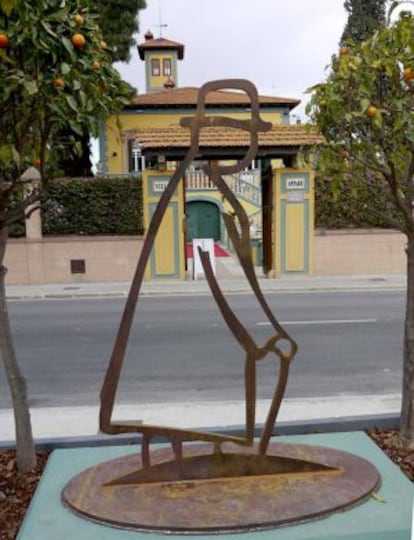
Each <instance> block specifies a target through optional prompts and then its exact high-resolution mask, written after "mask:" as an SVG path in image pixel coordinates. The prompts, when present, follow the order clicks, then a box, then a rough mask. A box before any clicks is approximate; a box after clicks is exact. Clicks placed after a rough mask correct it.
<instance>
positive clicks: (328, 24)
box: [116, 0, 348, 119]
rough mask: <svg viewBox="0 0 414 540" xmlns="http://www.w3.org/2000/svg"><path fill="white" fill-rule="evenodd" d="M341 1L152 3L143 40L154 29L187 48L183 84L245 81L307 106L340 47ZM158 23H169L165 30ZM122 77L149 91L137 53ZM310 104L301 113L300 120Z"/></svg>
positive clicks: (175, 0) (172, 0) (187, 0)
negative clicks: (310, 93)
mask: <svg viewBox="0 0 414 540" xmlns="http://www.w3.org/2000/svg"><path fill="white" fill-rule="evenodd" d="M343 4H344V1H343V0H147V8H146V9H144V10H142V11H141V12H140V22H139V25H140V29H139V34H138V35H137V36H136V40H137V42H138V43H141V42H143V41H144V34H145V33H146V32H147V31H148V30H151V32H152V33H153V34H154V37H159V36H160V30H161V32H162V37H164V38H166V39H170V40H172V41H178V42H179V43H182V44H183V45H184V46H185V51H184V60H182V61H181V62H179V64H178V69H179V80H178V84H179V86H201V85H202V84H203V83H205V82H207V81H211V80H215V79H225V78H243V79H248V80H250V81H251V82H253V83H254V84H255V85H256V87H257V88H258V90H259V93H261V94H264V95H274V96H281V97H292V98H298V99H300V100H302V101H304V102H305V101H306V99H307V96H306V95H305V94H304V92H305V91H306V89H307V88H309V87H310V86H312V85H313V84H316V83H318V82H320V81H321V80H322V79H323V78H324V77H325V75H326V71H325V68H326V66H327V64H329V62H330V59H331V56H332V54H333V53H335V52H337V50H338V43H339V40H340V38H341V35H342V32H343V29H344V26H345V24H346V21H347V18H348V14H347V12H346V10H345V8H344V6H343ZM160 24H162V25H167V26H165V27H164V26H163V27H162V28H161V29H160ZM116 67H117V69H118V70H119V71H120V73H121V75H122V76H123V78H124V79H126V80H127V81H128V82H130V83H131V84H132V85H133V86H135V87H136V88H137V89H138V91H139V92H145V79H144V63H143V62H142V61H141V60H140V59H139V57H138V54H137V51H136V48H134V50H133V55H132V59H131V61H130V62H129V64H117V66H116ZM304 104H305V103H303V104H302V105H301V106H300V107H298V108H297V109H296V110H295V111H294V112H296V113H297V114H298V115H299V116H300V117H301V118H302V119H303V118H304V117H305V116H304Z"/></svg>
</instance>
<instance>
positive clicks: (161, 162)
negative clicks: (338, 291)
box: [100, 32, 320, 279]
mask: <svg viewBox="0 0 414 540" xmlns="http://www.w3.org/2000/svg"><path fill="white" fill-rule="evenodd" d="M138 52H139V57H140V59H141V60H142V61H143V62H144V66H145V76H146V92H145V93H143V94H137V95H135V96H134V98H133V99H132V102H131V104H130V105H128V106H127V107H125V108H124V110H123V112H122V114H120V115H119V117H117V118H111V119H110V120H109V121H108V122H107V125H106V129H105V131H104V133H103V134H102V136H101V138H100V173H101V174H104V175H123V174H133V173H142V174H143V186H144V187H143V189H144V215H145V221H146V223H147V224H148V221H149V219H150V215H151V212H152V211H153V208H154V207H155V204H156V203H157V201H158V199H159V196H160V192H162V190H161V191H160V189H158V190H157V187H158V188H159V187H160V186H161V185H163V184H162V182H164V185H165V182H166V181H167V180H168V178H169V177H171V175H172V172H173V171H174V170H175V167H176V164H177V162H178V161H180V160H181V159H183V157H184V155H185V153H186V151H187V150H188V147H189V142H190V138H189V130H188V129H184V128H182V127H180V125H179V121H180V119H181V118H183V117H193V116H194V114H195V111H196V104H197V98H198V93H199V89H198V88H195V87H181V86H180V85H179V84H178V81H179V77H178V71H179V70H178V64H179V62H180V61H182V60H183V59H184V45H182V44H180V43H177V42H174V41H170V40H168V39H164V38H155V39H154V37H153V35H152V34H151V33H150V32H148V33H147V34H146V35H145V41H144V42H143V43H141V44H140V45H138ZM203 82H204V81H203ZM298 104H299V101H298V100H297V99H292V98H283V97H275V96H263V95H260V96H259V106H260V115H261V118H262V119H263V120H265V121H268V122H271V124H272V128H271V130H270V131H268V132H265V133H262V134H260V136H259V150H258V154H257V158H256V159H255V160H254V161H253V162H252V163H251V164H250V166H249V167H248V168H247V169H246V170H244V171H242V172H240V173H239V174H235V175H228V176H227V177H226V179H225V180H226V182H227V184H228V185H229V186H230V187H231V189H232V190H233V192H234V193H235V194H236V196H237V197H238V199H239V201H240V202H241V203H242V205H243V207H244V209H245V211H246V213H247V215H248V217H249V221H250V224H251V230H250V235H251V245H252V251H253V256H254V260H255V263H256V264H257V265H260V266H262V267H263V271H264V273H265V274H267V275H270V276H272V275H281V274H302V275H303V274H310V273H311V272H312V239H313V213H314V211H313V175H312V171H310V170H305V169H299V168H297V157H298V154H299V153H300V150H301V149H302V148H303V147H304V146H309V145H312V144H314V143H317V142H320V138H319V137H318V136H317V135H315V133H313V132H310V131H309V130H307V129H306V128H305V127H304V126H302V125H298V124H291V123H290V116H291V111H292V109H294V108H295V107H296V106H297V105H298ZM250 105H251V103H250V98H249V96H247V95H246V94H245V93H243V92H240V91H237V90H231V89H222V90H216V91H212V92H210V93H209V94H208V95H207V99H206V114H207V115H209V116H215V115H219V116H227V117H231V118H235V119H248V118H250V115H251V112H250ZM208 131H209V132H208V133H207V130H206V133H203V132H202V133H201V135H202V136H201V141H200V156H199V159H198V160H196V161H194V162H193V163H192V165H191V167H190V169H189V170H188V171H187V172H186V174H185V179H184V182H183V186H182V193H181V192H180V193H177V196H176V197H175V198H174V199H173V200H172V201H171V207H170V208H169V209H168V212H167V215H166V217H165V221H164V226H163V227H161V230H160V233H159V236H160V238H159V240H158V241H157V242H158V244H156V246H155V249H154V250H153V251H154V253H153V258H152V261H151V268H150V269H149V274H148V277H150V278H151V279H158V278H159V279H165V278H183V277H184V275H185V270H186V255H188V253H187V252H186V248H185V246H186V244H188V243H190V242H191V241H192V240H193V239H195V238H209V239H213V240H214V241H215V242H217V243H220V245H221V246H224V247H225V248H231V246H230V244H229V239H228V237H227V233H226V229H225V227H224V224H223V220H222V218H221V215H222V213H223V212H226V211H227V210H228V208H226V204H225V203H224V201H223V200H222V197H221V194H220V193H219V192H218V190H217V189H216V188H215V186H214V185H212V184H211V182H210V180H209V178H208V177H207V176H206V175H205V174H204V173H203V170H202V166H203V163H205V162H206V161H209V160H219V161H234V160H238V159H240V158H241V157H242V156H244V154H245V151H246V147H247V146H248V137H247V138H246V134H243V133H242V134H240V133H238V132H237V131H240V130H234V129H233V130H231V129H226V128H223V127H221V128H217V129H215V130H213V131H212V130H208ZM184 193H185V195H184ZM184 216H185V217H184ZM157 246H158V247H157ZM183 253H184V255H183Z"/></svg>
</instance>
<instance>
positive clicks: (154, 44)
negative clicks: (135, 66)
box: [138, 38, 184, 60]
mask: <svg viewBox="0 0 414 540" xmlns="http://www.w3.org/2000/svg"><path fill="white" fill-rule="evenodd" d="M157 49H176V50H177V52H178V59H179V60H182V59H183V58H184V45H183V44H182V43H177V42H176V41H171V40H169V39H164V38H155V39H147V40H145V41H144V42H143V43H140V44H139V45H138V53H139V57H140V58H141V60H144V53H145V51H147V50H157Z"/></svg>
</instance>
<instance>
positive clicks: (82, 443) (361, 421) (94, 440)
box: [0, 413, 400, 450]
mask: <svg viewBox="0 0 414 540" xmlns="http://www.w3.org/2000/svg"><path fill="white" fill-rule="evenodd" d="M399 421H400V415H399V414H397V413H386V414H375V415H366V416H365V415H361V416H344V417H341V418H333V417H332V418H324V419H317V420H294V421H288V422H280V423H278V424H277V426H276V427H275V429H274V431H273V436H279V435H280V436H283V435H310V434H312V433H340V432H347V431H366V430H368V429H373V428H378V429H398V426H399ZM262 427H263V426H258V427H257V428H256V429H255V437H259V436H260V433H261V429H262ZM195 429H197V428H195ZM202 431H203V432H206V431H208V432H214V433H226V434H231V435H235V436H242V435H243V434H244V431H245V427H244V426H227V427H223V426H220V427H211V428H204V427H203V429H202ZM140 440H141V436H140V435H130V434H121V435H117V436H113V435H104V434H97V435H89V436H76V437H53V438H42V439H36V441H35V442H36V448H37V449H38V450H55V449H59V448H83V447H99V446H119V445H125V444H137V443H138V442H139V441H140ZM153 441H154V442H165V439H157V437H154V438H153ZM14 447H15V441H0V450H8V449H11V448H14Z"/></svg>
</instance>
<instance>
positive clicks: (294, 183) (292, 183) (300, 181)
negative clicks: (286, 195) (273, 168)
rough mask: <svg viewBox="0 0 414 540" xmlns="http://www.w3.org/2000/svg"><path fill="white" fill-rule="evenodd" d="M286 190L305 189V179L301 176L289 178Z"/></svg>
mask: <svg viewBox="0 0 414 540" xmlns="http://www.w3.org/2000/svg"><path fill="white" fill-rule="evenodd" d="M286 189H305V179H304V178H303V177H300V176H298V177H296V178H295V177H293V178H287V179H286Z"/></svg>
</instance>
